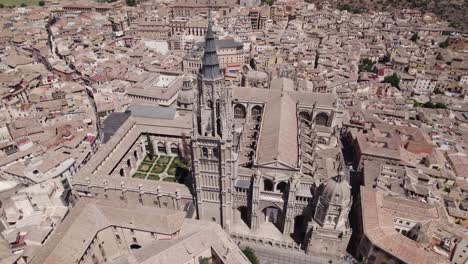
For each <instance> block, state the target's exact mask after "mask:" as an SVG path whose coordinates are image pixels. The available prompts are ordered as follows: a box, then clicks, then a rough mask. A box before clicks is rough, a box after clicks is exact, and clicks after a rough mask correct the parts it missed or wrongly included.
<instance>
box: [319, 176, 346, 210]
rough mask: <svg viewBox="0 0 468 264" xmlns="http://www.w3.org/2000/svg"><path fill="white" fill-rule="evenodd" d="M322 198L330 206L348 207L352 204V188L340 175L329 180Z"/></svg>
mask: <svg viewBox="0 0 468 264" xmlns="http://www.w3.org/2000/svg"><path fill="white" fill-rule="evenodd" d="M322 197H323V198H324V199H325V200H326V201H328V202H329V203H330V204H336V205H341V206H344V207H347V206H349V205H350V204H351V186H350V185H349V183H348V181H346V180H344V179H343V175H338V176H337V177H334V178H331V179H329V180H328V182H327V185H326V186H325V188H324V189H323V193H322Z"/></svg>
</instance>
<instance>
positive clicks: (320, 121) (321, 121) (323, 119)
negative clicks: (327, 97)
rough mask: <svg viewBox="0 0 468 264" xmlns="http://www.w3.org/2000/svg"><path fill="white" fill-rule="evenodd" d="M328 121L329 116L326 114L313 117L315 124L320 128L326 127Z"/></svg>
mask: <svg viewBox="0 0 468 264" xmlns="http://www.w3.org/2000/svg"><path fill="white" fill-rule="evenodd" d="M328 119H329V116H328V114H327V113H319V114H318V115H317V116H315V124H317V125H320V126H326V125H328Z"/></svg>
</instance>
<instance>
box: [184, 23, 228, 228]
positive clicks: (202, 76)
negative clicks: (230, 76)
mask: <svg viewBox="0 0 468 264" xmlns="http://www.w3.org/2000/svg"><path fill="white" fill-rule="evenodd" d="M197 77H198V78H197V89H196V93H195V102H194V112H193V134H192V140H191V144H192V167H193V168H192V174H193V178H194V184H195V186H194V187H195V190H196V200H197V213H198V218H199V219H204V220H211V221H215V222H217V223H219V224H221V225H222V226H223V227H224V228H227V227H228V225H229V222H230V220H231V214H232V208H231V207H232V206H231V199H232V192H231V190H232V186H233V183H232V182H233V179H232V178H233V177H234V168H235V157H234V153H233V152H232V138H233V135H232V120H233V113H232V102H231V98H232V90H231V89H230V88H229V87H226V86H225V84H224V75H223V73H222V72H221V70H220V67H219V61H218V55H217V51H216V43H215V36H214V33H213V26H212V21H211V17H210V19H209V21H208V30H207V33H206V39H205V49H204V54H203V65H202V68H201V70H200V73H199V74H198V76H197Z"/></svg>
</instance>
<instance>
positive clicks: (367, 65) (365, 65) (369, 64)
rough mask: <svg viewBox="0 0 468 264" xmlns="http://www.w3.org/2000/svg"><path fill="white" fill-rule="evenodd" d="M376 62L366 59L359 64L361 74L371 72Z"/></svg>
mask: <svg viewBox="0 0 468 264" xmlns="http://www.w3.org/2000/svg"><path fill="white" fill-rule="evenodd" d="M374 64H375V63H374V62H373V61H372V60H371V59H368V58H365V59H363V60H362V61H361V63H360V64H359V72H371V71H372V69H373V68H374Z"/></svg>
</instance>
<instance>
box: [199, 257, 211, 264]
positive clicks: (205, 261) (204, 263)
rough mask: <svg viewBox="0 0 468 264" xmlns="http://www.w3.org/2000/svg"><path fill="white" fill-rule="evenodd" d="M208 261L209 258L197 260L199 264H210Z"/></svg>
mask: <svg viewBox="0 0 468 264" xmlns="http://www.w3.org/2000/svg"><path fill="white" fill-rule="evenodd" d="M210 260H211V258H209V257H204V258H202V257H200V258H199V259H198V262H200V264H210V263H211V262H210Z"/></svg>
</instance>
